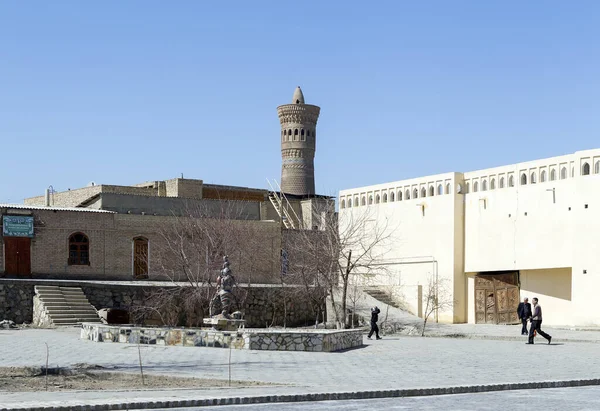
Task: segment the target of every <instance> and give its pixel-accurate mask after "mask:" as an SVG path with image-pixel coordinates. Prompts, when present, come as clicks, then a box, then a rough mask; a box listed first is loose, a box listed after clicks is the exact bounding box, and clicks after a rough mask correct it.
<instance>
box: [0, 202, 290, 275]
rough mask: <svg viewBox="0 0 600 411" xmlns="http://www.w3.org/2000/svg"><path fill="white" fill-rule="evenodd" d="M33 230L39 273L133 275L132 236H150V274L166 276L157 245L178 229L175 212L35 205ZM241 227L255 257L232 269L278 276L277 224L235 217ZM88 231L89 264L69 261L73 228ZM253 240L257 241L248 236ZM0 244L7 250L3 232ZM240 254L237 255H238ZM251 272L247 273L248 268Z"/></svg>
mask: <svg viewBox="0 0 600 411" xmlns="http://www.w3.org/2000/svg"><path fill="white" fill-rule="evenodd" d="M33 215H34V218H35V236H34V238H33V239H32V242H31V271H32V276H33V277H36V278H55V279H77V280H80V279H94V280H131V279H133V239H134V238H135V237H145V238H147V239H148V241H149V278H150V279H154V280H164V279H166V278H165V277H164V274H163V273H164V271H163V270H162V269H161V267H160V261H159V258H158V255H159V253H158V252H157V250H159V249H160V247H161V246H163V245H164V244H165V242H164V237H163V236H162V235H161V234H165V233H170V234H172V235H175V234H177V224H176V222H177V221H180V220H176V219H175V217H166V216H151V215H134V214H112V213H94V212H85V211H81V212H79V211H53V210H33ZM234 224H238V225H239V227H241V228H240V229H239V233H247V234H248V235H245V236H244V239H247V240H248V244H249V246H251V247H255V249H254V251H253V252H252V253H251V256H252V258H251V260H252V261H250V260H244V261H237V260H236V258H237V257H236V256H232V262H236V263H237V266H235V267H234V269H235V270H236V271H237V273H238V274H239V275H240V277H241V278H244V279H246V278H248V277H251V281H252V282H254V283H256V282H277V281H278V269H279V268H278V260H277V258H278V256H279V250H280V247H281V238H280V231H279V226H278V225H277V224H276V223H273V222H266V221H265V222H261V221H236V222H235V223H234ZM76 232H82V233H84V234H85V235H86V236H87V237H88V239H89V245H90V258H89V265H69V264H68V257H69V253H68V241H69V237H70V236H71V234H73V233H76ZM250 240H253V241H250ZM0 247H1V248H0V250H4V244H3V241H2V237H1V236H0ZM3 258H4V253H3V252H0V272H2V273H4V270H5V264H4V259H3ZM238 260H239V258H238ZM245 268H246V269H247V270H248V272H251V273H252V275H250V274H248V275H245V273H244V272H243V271H244V269H245Z"/></svg>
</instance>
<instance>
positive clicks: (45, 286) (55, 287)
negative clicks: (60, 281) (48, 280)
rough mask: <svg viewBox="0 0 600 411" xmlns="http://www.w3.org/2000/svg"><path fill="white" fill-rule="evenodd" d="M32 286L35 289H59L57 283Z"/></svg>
mask: <svg viewBox="0 0 600 411" xmlns="http://www.w3.org/2000/svg"><path fill="white" fill-rule="evenodd" d="M34 288H35V289H36V290H60V287H59V286H57V285H36V286H34Z"/></svg>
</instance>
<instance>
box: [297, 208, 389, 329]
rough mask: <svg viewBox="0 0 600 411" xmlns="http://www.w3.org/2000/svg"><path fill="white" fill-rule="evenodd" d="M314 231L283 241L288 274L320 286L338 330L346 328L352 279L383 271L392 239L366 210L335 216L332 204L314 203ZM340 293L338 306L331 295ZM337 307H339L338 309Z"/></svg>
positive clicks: (299, 233)
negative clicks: (325, 293) (331, 309)
mask: <svg viewBox="0 0 600 411" xmlns="http://www.w3.org/2000/svg"><path fill="white" fill-rule="evenodd" d="M312 219H313V221H316V222H317V224H314V225H315V226H317V227H318V229H317V230H295V231H294V232H292V233H290V235H289V236H288V237H287V239H286V241H285V246H286V247H288V248H289V254H290V271H291V272H292V273H294V274H295V275H297V276H299V277H300V278H301V282H302V283H304V284H308V283H314V284H318V285H320V286H322V287H323V288H324V289H325V291H326V292H327V293H328V295H329V296H330V298H331V299H332V302H333V308H334V311H335V317H336V319H337V324H338V327H343V328H346V327H348V325H349V324H348V318H347V317H348V316H347V300H348V287H349V285H350V280H351V278H352V276H357V277H360V276H367V275H374V274H376V273H377V272H380V271H384V270H385V268H384V267H385V265H384V264H383V262H384V256H385V254H386V252H387V251H388V249H387V248H386V247H387V242H388V240H389V238H390V237H391V230H388V224H387V220H385V219H382V220H377V219H375V218H374V217H373V216H372V215H371V212H370V210H369V209H363V210H362V211H359V212H351V211H346V212H344V213H342V214H340V215H339V216H338V214H336V213H334V211H333V207H332V203H331V202H328V201H322V202H317V201H315V202H314V203H313V208H312ZM338 289H339V290H340V292H341V297H340V301H339V303H336V301H335V293H334V291H336V290H338ZM338 305H339V307H338Z"/></svg>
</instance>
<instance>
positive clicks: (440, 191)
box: [438, 184, 444, 196]
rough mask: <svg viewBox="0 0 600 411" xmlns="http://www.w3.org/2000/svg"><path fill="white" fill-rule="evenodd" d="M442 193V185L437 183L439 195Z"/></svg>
mask: <svg viewBox="0 0 600 411" xmlns="http://www.w3.org/2000/svg"><path fill="white" fill-rule="evenodd" d="M442 194H444V186H443V185H441V184H440V185H438V195H439V196H441V195H442Z"/></svg>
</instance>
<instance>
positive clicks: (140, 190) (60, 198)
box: [24, 184, 158, 207]
mask: <svg viewBox="0 0 600 411" xmlns="http://www.w3.org/2000/svg"><path fill="white" fill-rule="evenodd" d="M100 193H117V194H133V195H143V196H156V195H158V189H155V188H154V187H130V186H115V185H106V184H102V185H97V186H91V187H83V188H77V189H74V190H68V191H61V192H56V193H54V194H51V195H50V205H51V206H54V207H78V206H79V205H80V204H82V203H83V202H85V201H86V200H88V199H90V198H91V197H93V196H95V195H97V194H100ZM24 202H25V204H27V205H38V206H45V205H46V196H45V195H42V196H38V197H31V198H26V199H25V201H24Z"/></svg>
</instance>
